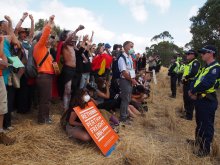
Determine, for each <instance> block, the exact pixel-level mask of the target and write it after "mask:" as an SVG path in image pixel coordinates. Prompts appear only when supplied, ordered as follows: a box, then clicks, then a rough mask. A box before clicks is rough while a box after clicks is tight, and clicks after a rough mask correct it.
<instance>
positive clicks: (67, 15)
mask: <svg viewBox="0 0 220 165" xmlns="http://www.w3.org/2000/svg"><path fill="white" fill-rule="evenodd" d="M32 2H34V1H33V0H8V1H5V2H4V3H2V4H1V6H0V15H1V16H2V18H0V20H1V19H3V16H4V15H9V16H10V17H11V18H12V21H13V26H14V27H15V26H16V24H17V22H18V21H19V20H20V18H21V17H22V13H23V12H24V11H27V12H28V13H31V14H32V15H33V17H34V19H35V22H36V21H37V20H38V19H40V18H44V19H48V18H49V16H50V15H52V14H54V15H55V24H57V25H59V26H60V27H61V29H63V28H65V29H68V30H74V29H76V28H77V26H78V25H79V24H83V25H84V26H85V29H84V30H83V31H82V32H80V33H79V34H78V35H85V34H89V35H91V32H92V30H94V31H95V35H94V42H95V43H99V42H104V43H106V42H108V43H110V44H111V45H113V44H115V43H117V44H123V42H124V41H126V40H131V41H133V42H134V43H135V49H136V51H138V52H143V51H144V49H145V47H146V46H147V44H148V43H150V39H149V40H148V39H147V38H144V37H142V36H136V35H135V34H129V33H126V34H118V33H117V32H113V31H110V30H108V29H106V28H105V27H104V22H103V19H102V17H100V16H97V15H95V14H94V13H93V12H92V11H90V10H87V9H85V8H81V7H72V6H71V7H70V6H65V5H64V3H62V1H58V0H51V1H49V0H44V1H43V0H38V6H37V9H35V8H33V7H31V6H30V5H31V3H32ZM48 6H49V7H48ZM142 19H143V18H142ZM30 24H31V23H30V19H29V18H26V20H25V21H24V23H23V24H22V27H30ZM148 46H149V45H148Z"/></svg>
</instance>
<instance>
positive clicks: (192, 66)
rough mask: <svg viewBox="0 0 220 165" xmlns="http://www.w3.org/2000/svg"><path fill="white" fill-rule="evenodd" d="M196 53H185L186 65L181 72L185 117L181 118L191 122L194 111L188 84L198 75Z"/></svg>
mask: <svg viewBox="0 0 220 165" xmlns="http://www.w3.org/2000/svg"><path fill="white" fill-rule="evenodd" d="M197 55H198V54H197V53H196V51H194V50H189V51H188V52H186V59H187V64H186V65H185V67H184V72H183V78H182V83H183V102H184V109H185V113H186V114H185V115H184V116H182V118H184V119H186V120H192V118H193V110H194V101H193V100H192V99H191V98H190V97H189V95H188V91H189V89H190V84H191V83H192V81H193V80H194V79H195V77H196V76H197V75H198V74H199V69H200V63H199V61H198V60H197V59H196V57H197Z"/></svg>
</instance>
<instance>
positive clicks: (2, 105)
mask: <svg viewBox="0 0 220 165" xmlns="http://www.w3.org/2000/svg"><path fill="white" fill-rule="evenodd" d="M3 43H4V37H3V36H2V34H0V144H4V145H11V144H13V143H14V142H15V138H10V137H8V136H7V135H6V134H5V133H4V132H3V131H4V130H3V120H4V115H5V114H7V111H8V107H7V91H6V87H5V83H4V78H3V76H2V69H5V68H7V67H8V63H7V58H6V56H5V55H4V52H3Z"/></svg>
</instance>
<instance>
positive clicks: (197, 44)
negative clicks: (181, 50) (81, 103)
mask: <svg viewBox="0 0 220 165" xmlns="http://www.w3.org/2000/svg"><path fill="white" fill-rule="evenodd" d="M190 21H191V22H192V25H191V31H190V32H191V33H192V35H193V37H192V41H191V42H190V43H189V44H190V45H191V46H192V48H193V49H196V50H198V49H200V48H201V47H203V46H204V45H207V44H212V45H215V46H216V47H217V48H218V50H220V0H208V1H207V2H206V3H205V4H204V6H203V7H201V8H200V9H199V11H198V14H197V15H196V16H194V17H192V18H190Z"/></svg>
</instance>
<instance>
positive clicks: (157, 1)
mask: <svg viewBox="0 0 220 165" xmlns="http://www.w3.org/2000/svg"><path fill="white" fill-rule="evenodd" d="M148 1H149V3H151V4H153V5H155V6H158V7H159V8H160V10H161V13H165V12H166V11H167V10H168V9H169V8H170V5H171V0H148Z"/></svg>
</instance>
